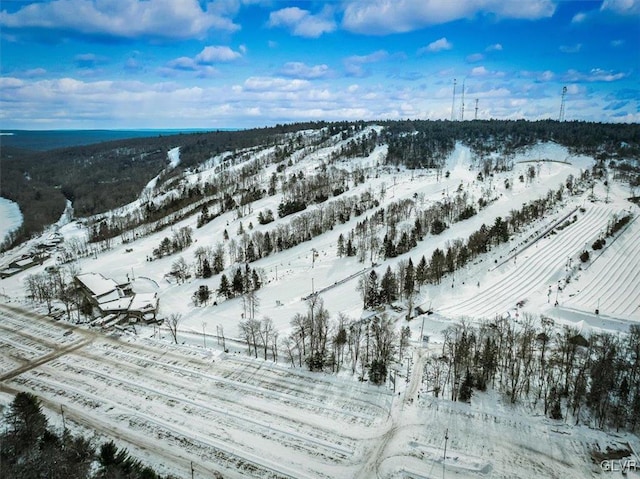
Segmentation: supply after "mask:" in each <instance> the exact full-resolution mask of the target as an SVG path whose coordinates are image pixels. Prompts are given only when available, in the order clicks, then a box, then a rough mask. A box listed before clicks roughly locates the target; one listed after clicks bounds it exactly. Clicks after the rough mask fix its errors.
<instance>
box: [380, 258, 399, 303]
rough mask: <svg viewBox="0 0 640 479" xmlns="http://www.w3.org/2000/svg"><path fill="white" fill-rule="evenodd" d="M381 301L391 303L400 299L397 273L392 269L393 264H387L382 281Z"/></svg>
mask: <svg viewBox="0 0 640 479" xmlns="http://www.w3.org/2000/svg"><path fill="white" fill-rule="evenodd" d="M379 297H380V301H381V302H384V303H387V304H391V303H392V302H393V301H395V300H396V299H398V282H397V279H396V275H395V274H394V272H393V271H392V270H391V266H387V271H385V273H384V276H383V277H382V280H381V281H380V295H379Z"/></svg>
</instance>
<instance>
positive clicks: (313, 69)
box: [280, 62, 331, 79]
mask: <svg viewBox="0 0 640 479" xmlns="http://www.w3.org/2000/svg"><path fill="white" fill-rule="evenodd" d="M330 73H331V70H330V69H329V67H328V66H327V65H325V64H322V65H314V66H308V65H306V64H305V63H302V62H288V63H285V64H284V66H283V67H282V69H281V70H280V74H282V75H284V76H288V77H295V78H307V79H314V78H323V77H326V76H328V75H329V74H330Z"/></svg>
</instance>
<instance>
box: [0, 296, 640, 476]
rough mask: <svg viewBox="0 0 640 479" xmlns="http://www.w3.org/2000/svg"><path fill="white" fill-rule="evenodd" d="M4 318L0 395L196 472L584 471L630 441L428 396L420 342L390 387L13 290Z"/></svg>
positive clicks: (484, 401) (182, 472)
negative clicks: (153, 332) (61, 306)
mask: <svg viewBox="0 0 640 479" xmlns="http://www.w3.org/2000/svg"><path fill="white" fill-rule="evenodd" d="M0 319H1V323H0V329H1V330H2V339H1V342H2V350H3V354H2V362H1V363H0V367H1V372H0V380H1V385H0V389H1V390H2V392H3V393H4V394H3V400H4V399H6V400H9V396H8V395H9V394H14V393H15V392H17V391H23V390H27V391H31V392H34V393H35V394H37V395H38V396H39V397H40V398H41V400H42V402H43V404H44V406H45V407H47V408H48V409H49V410H50V411H51V415H52V422H53V423H54V424H56V423H59V422H60V415H59V411H60V410H61V409H60V407H61V406H62V407H63V412H64V417H65V420H66V422H67V427H72V429H74V430H78V431H84V430H89V431H93V433H94V434H95V435H96V436H97V437H102V438H104V437H115V438H117V439H118V441H119V442H120V443H123V444H125V445H127V446H128V447H129V448H131V449H132V452H133V453H135V454H136V455H138V456H139V457H140V458H141V459H142V460H144V461H145V462H147V463H150V464H153V465H154V467H156V468H157V469H159V470H160V471H166V472H172V473H174V474H176V475H178V477H186V476H187V475H188V473H189V471H190V467H191V464H193V466H194V470H195V474H196V475H197V476H196V477H211V476H212V475H213V474H214V473H215V471H218V472H221V473H222V474H223V476H224V477H229V478H233V477H238V478H240V477H247V476H250V477H295V478H307V477H308V478H321V477H326V478H355V477H358V478H363V479H365V478H370V477H415V478H436V477H441V476H442V474H444V473H445V472H446V476H447V477H459V478H476V477H519V478H526V477H531V478H539V477H558V478H576V479H582V478H585V477H591V476H592V475H593V474H595V473H596V472H597V471H598V466H597V465H593V464H591V463H590V460H589V452H590V451H591V450H592V448H593V446H594V444H609V443H613V444H616V443H620V444H623V443H626V442H627V441H631V442H632V444H633V446H634V447H638V445H639V444H638V441H637V438H636V437H634V436H628V435H618V436H617V437H613V438H612V437H610V436H608V435H607V434H606V433H604V432H602V431H596V430H592V429H589V428H587V427H582V426H581V427H572V426H570V425H567V424H565V423H562V422H558V421H553V420H550V419H548V418H545V417H544V416H533V417H532V416H530V414H529V413H527V412H521V411H519V410H517V409H515V410H514V409H513V406H511V405H506V404H503V402H502V399H501V398H500V397H499V396H498V395H496V394H492V393H481V394H478V395H477V396H476V398H475V399H474V401H473V402H472V404H471V405H468V404H465V403H452V402H450V401H446V400H441V399H440V400H439V399H434V398H433V397H432V396H428V395H426V394H424V391H423V390H422V389H421V371H422V368H421V364H422V361H423V360H424V355H425V354H424V351H423V350H420V349H416V350H415V352H414V354H413V358H412V359H411V362H412V368H411V373H410V377H409V380H408V382H407V383H405V382H404V381H398V392H397V394H396V393H394V392H392V391H391V390H389V389H387V388H384V387H375V386H370V385H368V384H367V383H360V382H358V381H354V380H353V379H351V378H349V377H346V378H345V377H342V376H334V375H325V374H317V373H309V372H306V371H304V370H301V369H291V368H288V367H282V366H278V365H275V364H273V363H272V362H264V361H260V360H253V359H250V358H247V357H246V356H244V355H239V354H224V353H219V352H214V351H212V350H211V349H204V348H193V347H176V346H172V345H170V344H168V343H163V342H157V341H152V340H148V339H143V338H140V337H136V336H133V335H127V336H124V337H117V336H105V335H104V334H102V333H97V332H93V331H88V330H78V329H75V328H73V329H72V328H71V327H70V326H67V325H64V324H61V323H56V322H54V321H53V320H51V319H49V318H45V317H43V316H40V315H38V314H34V313H30V312H22V311H20V310H18V309H15V308H13V307H12V305H11V304H9V305H2V306H0ZM69 332H71V334H69ZM421 393H422V395H421ZM445 432H446V433H447V435H448V436H447V437H448V447H447V452H446V459H445V460H444V461H443V457H444V441H445ZM443 462H444V464H443Z"/></svg>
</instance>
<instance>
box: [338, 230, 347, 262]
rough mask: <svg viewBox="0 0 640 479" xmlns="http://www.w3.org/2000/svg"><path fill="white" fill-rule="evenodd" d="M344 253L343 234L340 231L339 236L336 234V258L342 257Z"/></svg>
mask: <svg viewBox="0 0 640 479" xmlns="http://www.w3.org/2000/svg"><path fill="white" fill-rule="evenodd" d="M344 254H345V251H344V236H343V234H342V233H340V236H338V258H342V257H343V256H344Z"/></svg>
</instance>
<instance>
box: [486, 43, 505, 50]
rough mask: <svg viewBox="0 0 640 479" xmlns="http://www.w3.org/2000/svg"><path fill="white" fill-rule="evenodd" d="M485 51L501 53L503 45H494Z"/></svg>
mask: <svg viewBox="0 0 640 479" xmlns="http://www.w3.org/2000/svg"><path fill="white" fill-rule="evenodd" d="M484 51H485V52H501V51H502V45H501V44H500V43H494V44H493V45H489V46H488V47H487V48H485V50H484Z"/></svg>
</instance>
